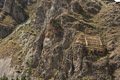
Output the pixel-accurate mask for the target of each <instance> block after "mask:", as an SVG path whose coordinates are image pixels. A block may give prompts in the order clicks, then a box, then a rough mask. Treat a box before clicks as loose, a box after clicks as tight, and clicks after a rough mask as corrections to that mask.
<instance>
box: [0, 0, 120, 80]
mask: <svg viewBox="0 0 120 80" xmlns="http://www.w3.org/2000/svg"><path fill="white" fill-rule="evenodd" d="M7 1H8V0H7ZM7 1H6V2H7ZM13 2H14V0H13ZM18 2H19V3H20V4H21V5H23V6H22V7H20V6H18V5H16V4H15V3H12V2H9V1H8V3H9V5H6V6H4V9H5V11H6V12H7V13H9V14H11V15H12V17H13V19H15V21H16V22H18V23H21V22H23V21H25V20H26V18H25V11H24V8H25V7H26V5H29V6H31V5H32V4H33V3H35V4H36V5H37V3H36V2H40V4H39V6H37V7H38V8H37V11H36V12H34V13H35V14H33V15H31V16H30V18H29V19H28V21H27V22H25V23H23V24H21V25H19V26H18V27H17V28H16V29H15V31H13V32H12V34H10V35H9V36H7V37H6V38H5V41H2V42H1V44H0V47H1V48H2V47H6V46H7V47H8V49H7V50H2V49H3V48H2V49H0V56H2V57H6V56H7V55H9V56H11V57H12V59H11V68H15V69H14V70H15V71H16V72H15V74H17V75H19V76H21V77H22V76H26V78H27V79H28V78H31V79H32V80H37V79H43V80H50V79H53V80H119V77H120V74H119V71H120V63H119V54H120V50H119V49H120V44H119V43H120V35H119V34H120V24H119V16H120V15H119V13H120V10H119V9H120V6H119V5H118V4H117V3H116V2H114V1H113V0H42V1H38V0H25V1H23V0H21V1H20V0H18ZM23 3H24V4H23ZM11 4H15V5H14V6H12V7H10V6H11ZM8 6H9V7H8ZM33 8H34V9H35V8H36V7H33ZM17 15H19V16H17ZM1 29H2V28H1ZM2 30H3V29H2ZM8 44H9V45H8ZM3 45H4V46H3ZM12 47H14V48H13V49H12ZM9 51H11V53H8V52H9ZM3 52H4V53H3ZM6 54H7V55H6ZM2 57H1V58H2ZM0 69H2V68H0ZM1 75H3V74H1ZM1 75H0V76H1ZM13 75H14V74H13ZM17 75H14V76H16V77H17Z"/></svg>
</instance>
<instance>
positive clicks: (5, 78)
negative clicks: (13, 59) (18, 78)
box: [0, 75, 8, 80]
mask: <svg viewBox="0 0 120 80" xmlns="http://www.w3.org/2000/svg"><path fill="white" fill-rule="evenodd" d="M0 80H8V78H7V77H6V76H5V75H4V76H3V77H1V78H0Z"/></svg>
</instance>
